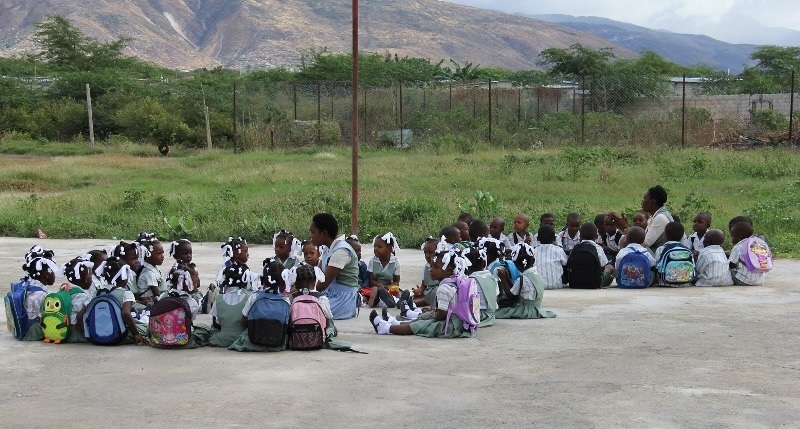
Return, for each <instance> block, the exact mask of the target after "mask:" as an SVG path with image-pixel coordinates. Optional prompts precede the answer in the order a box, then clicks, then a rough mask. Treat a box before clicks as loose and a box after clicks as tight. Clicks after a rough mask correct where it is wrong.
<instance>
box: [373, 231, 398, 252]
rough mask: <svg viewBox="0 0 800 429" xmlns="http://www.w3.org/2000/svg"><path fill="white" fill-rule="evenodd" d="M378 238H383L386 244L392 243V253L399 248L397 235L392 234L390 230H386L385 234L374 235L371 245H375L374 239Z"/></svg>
mask: <svg viewBox="0 0 800 429" xmlns="http://www.w3.org/2000/svg"><path fill="white" fill-rule="evenodd" d="M378 238H380V239H381V240H383V241H384V242H385V243H386V244H389V243H390V242H391V243H392V253H396V252H397V251H398V250H400V243H398V242H397V237H395V236H394V234H392V233H391V231H390V232H387V233H386V234H383V235H382V236H381V237H378V236H376V237H375V238H373V239H372V246H373V247H374V246H375V241H376V240H377V239H378Z"/></svg>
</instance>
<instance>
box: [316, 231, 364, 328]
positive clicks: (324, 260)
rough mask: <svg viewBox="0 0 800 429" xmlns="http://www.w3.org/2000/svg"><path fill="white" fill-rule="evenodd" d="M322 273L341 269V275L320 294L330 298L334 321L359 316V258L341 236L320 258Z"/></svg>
mask: <svg viewBox="0 0 800 429" xmlns="http://www.w3.org/2000/svg"><path fill="white" fill-rule="evenodd" d="M320 263H321V265H322V266H321V268H322V271H323V272H325V269H326V268H328V266H332V267H336V268H339V269H340V271H339V274H338V275H337V276H336V278H335V279H333V281H332V282H331V283H330V284H329V285H328V287H326V288H325V290H323V291H322V292H320V294H322V295H325V296H327V297H328V300H329V301H330V305H331V312H332V313H333V319H335V320H339V319H350V318H352V317H355V316H356V315H357V314H358V309H357V304H358V302H359V301H360V300H361V297H360V296H359V295H358V289H359V279H358V256H356V252H355V250H353V248H352V247H350V245H349V244H347V242H346V241H345V239H344V235H340V236H339V237H337V238H336V239H335V240H333V243H331V247H330V249H328V248H325V249H324V251H323V253H322V257H321V258H320Z"/></svg>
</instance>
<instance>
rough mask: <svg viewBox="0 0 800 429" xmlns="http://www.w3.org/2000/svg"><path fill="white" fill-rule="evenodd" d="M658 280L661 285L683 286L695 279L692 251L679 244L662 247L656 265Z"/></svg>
mask: <svg viewBox="0 0 800 429" xmlns="http://www.w3.org/2000/svg"><path fill="white" fill-rule="evenodd" d="M656 271H657V272H658V279H659V282H660V283H661V284H662V285H665V286H670V285H684V284H687V283H691V282H692V280H694V278H695V277H696V275H695V270H694V255H692V251H691V250H689V249H687V248H686V247H684V246H682V245H681V244H679V243H674V244H669V245H665V246H664V250H663V253H662V254H661V258H660V259H659V260H658V264H656Z"/></svg>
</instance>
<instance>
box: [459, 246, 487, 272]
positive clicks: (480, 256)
mask: <svg viewBox="0 0 800 429" xmlns="http://www.w3.org/2000/svg"><path fill="white" fill-rule="evenodd" d="M464 252H465V255H464V257H466V258H467V260H469V262H470V264H471V265H470V267H469V268H468V269H467V271H466V273H465V274H472V273H474V272H476V271H482V270H484V269H485V268H486V264H487V262H486V261H487V255H486V248H485V247H483V246H472V247H470V248H469V249H467V250H465V251H464Z"/></svg>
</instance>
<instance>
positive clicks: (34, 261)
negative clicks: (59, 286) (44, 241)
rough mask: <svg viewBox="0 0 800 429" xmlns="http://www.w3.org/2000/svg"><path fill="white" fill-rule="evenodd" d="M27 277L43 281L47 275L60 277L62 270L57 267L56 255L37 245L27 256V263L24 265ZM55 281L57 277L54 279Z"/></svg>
mask: <svg viewBox="0 0 800 429" xmlns="http://www.w3.org/2000/svg"><path fill="white" fill-rule="evenodd" d="M22 269H23V270H24V271H25V275H26V277H28V278H30V279H33V280H37V281H39V280H41V279H42V276H43V275H45V274H47V273H53V274H54V275H55V276H59V275H60V270H59V268H58V266H57V265H56V259H55V253H54V252H53V251H52V250H44V249H42V247H41V246H39V245H36V246H33V247H31V248H30V250H28V253H26V254H25V262H24V263H23V264H22ZM54 279H55V277H54Z"/></svg>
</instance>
